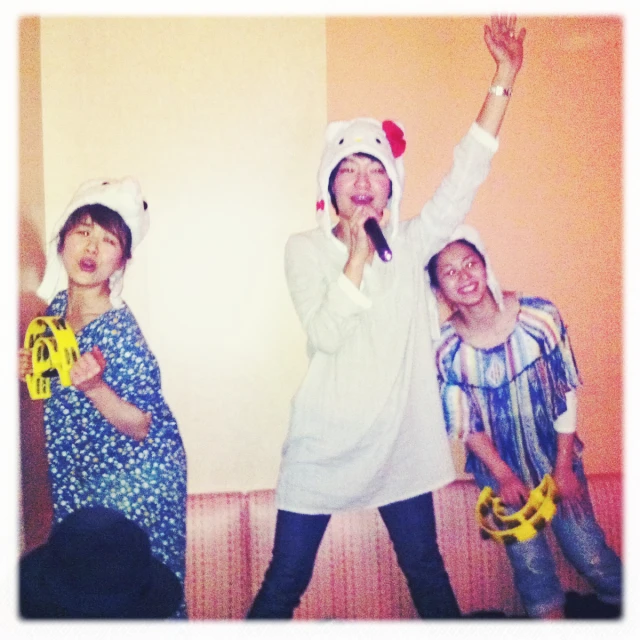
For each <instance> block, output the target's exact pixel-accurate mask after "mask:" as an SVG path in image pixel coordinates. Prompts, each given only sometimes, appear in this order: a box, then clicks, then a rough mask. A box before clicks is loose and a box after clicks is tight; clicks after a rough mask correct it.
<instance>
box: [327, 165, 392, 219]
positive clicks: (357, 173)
mask: <svg viewBox="0 0 640 640" xmlns="http://www.w3.org/2000/svg"><path fill="white" fill-rule="evenodd" d="M390 187H391V180H390V179H389V176H388V175H387V172H386V170H385V168H384V166H383V165H382V163H381V162H379V161H378V160H374V159H371V158H367V157H366V156H359V155H350V156H347V157H346V158H345V159H344V160H342V162H341V164H340V166H339V168H338V173H337V174H336V177H335V180H334V182H333V193H334V195H335V200H336V204H337V205H338V215H340V216H341V217H346V218H348V217H351V215H352V214H353V212H354V211H355V210H356V208H358V207H361V206H369V207H371V208H372V209H373V210H374V211H375V213H376V214H377V215H378V219H379V220H380V219H381V218H382V211H383V209H384V208H385V207H386V206H387V201H388V199H389V189H390Z"/></svg>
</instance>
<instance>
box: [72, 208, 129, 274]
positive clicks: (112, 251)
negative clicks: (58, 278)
mask: <svg viewBox="0 0 640 640" xmlns="http://www.w3.org/2000/svg"><path fill="white" fill-rule="evenodd" d="M60 257H61V259H62V264H63V265H64V268H65V269H66V271H67V275H68V276H69V282H72V283H74V284H76V285H80V286H95V285H99V284H103V283H105V282H108V280H109V278H110V277H111V276H112V275H113V273H114V272H115V271H117V270H118V269H120V268H121V267H122V266H123V265H124V262H125V260H124V259H123V249H122V246H121V244H120V240H119V239H118V237H117V236H116V235H115V234H114V233H111V232H110V231H107V230H106V229H105V228H104V227H101V226H100V225H99V224H97V223H96V222H95V221H94V220H92V218H91V216H90V215H89V214H86V215H84V216H83V217H81V218H80V219H79V221H78V222H77V223H76V224H75V225H73V226H72V227H70V228H69V229H68V230H67V231H66V234H65V236H64V241H63V244H62V249H61V250H60Z"/></svg>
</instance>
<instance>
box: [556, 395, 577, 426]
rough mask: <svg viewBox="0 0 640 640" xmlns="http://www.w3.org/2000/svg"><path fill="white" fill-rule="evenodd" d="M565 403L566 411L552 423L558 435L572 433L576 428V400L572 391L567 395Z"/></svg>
mask: <svg viewBox="0 0 640 640" xmlns="http://www.w3.org/2000/svg"><path fill="white" fill-rule="evenodd" d="M566 401H567V410H566V411H565V412H564V413H563V414H562V415H559V416H558V417H557V419H556V421H555V422H554V423H553V428H554V429H555V430H556V431H557V432H558V433H574V432H575V430H576V428H577V426H578V420H577V418H578V399H577V397H576V392H575V391H574V390H572V391H569V392H568V393H567V395H566Z"/></svg>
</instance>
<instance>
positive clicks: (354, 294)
mask: <svg viewBox="0 0 640 640" xmlns="http://www.w3.org/2000/svg"><path fill="white" fill-rule="evenodd" d="M337 284H338V287H340V289H341V290H342V291H344V293H346V294H347V296H349V299H350V300H352V301H353V302H354V303H355V304H357V305H358V306H360V307H362V308H363V309H369V308H370V307H371V299H370V298H368V297H367V296H365V295H364V293H362V291H360V289H358V287H356V285H355V284H353V282H351V280H349V278H347V276H345V275H344V273H341V274H340V275H339V276H338V283H337Z"/></svg>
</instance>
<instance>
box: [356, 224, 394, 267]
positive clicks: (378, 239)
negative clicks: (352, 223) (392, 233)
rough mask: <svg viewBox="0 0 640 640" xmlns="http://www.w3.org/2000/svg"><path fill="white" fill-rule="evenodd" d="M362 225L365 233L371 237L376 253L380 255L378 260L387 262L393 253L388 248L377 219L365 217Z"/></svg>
mask: <svg viewBox="0 0 640 640" xmlns="http://www.w3.org/2000/svg"><path fill="white" fill-rule="evenodd" d="M363 226H364V230H365V231H366V232H367V235H368V236H369V238H370V239H371V242H372V243H373V246H374V247H375V249H376V252H377V254H378V255H379V256H380V260H382V261H383V262H389V260H391V256H392V255H393V254H392V253H391V249H389V245H388V244H387V239H386V238H385V237H384V234H383V233H382V229H381V228H380V225H379V224H378V221H377V220H376V219H375V218H367V219H366V220H365V221H364V225H363Z"/></svg>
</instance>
